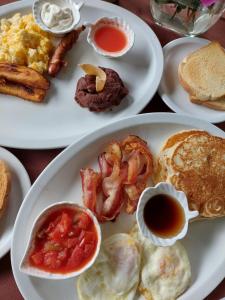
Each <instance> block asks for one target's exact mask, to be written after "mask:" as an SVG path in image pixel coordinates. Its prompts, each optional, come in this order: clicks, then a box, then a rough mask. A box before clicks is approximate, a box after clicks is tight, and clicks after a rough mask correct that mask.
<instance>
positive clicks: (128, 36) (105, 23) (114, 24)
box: [86, 17, 134, 58]
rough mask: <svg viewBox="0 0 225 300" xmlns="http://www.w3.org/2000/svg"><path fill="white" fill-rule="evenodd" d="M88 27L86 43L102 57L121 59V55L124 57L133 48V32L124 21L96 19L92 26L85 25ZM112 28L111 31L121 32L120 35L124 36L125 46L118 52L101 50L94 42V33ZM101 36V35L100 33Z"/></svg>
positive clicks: (114, 18) (118, 19)
mask: <svg viewBox="0 0 225 300" xmlns="http://www.w3.org/2000/svg"><path fill="white" fill-rule="evenodd" d="M86 25H87V26H88V27H89V32H88V36H87V41H88V43H89V44H90V45H91V46H92V47H93V48H94V50H95V51H96V52H97V53H98V54H100V55H103V56H106V57H112V58H116V57H121V56H123V55H125V54H126V53H127V52H128V51H129V50H130V49H131V48H132V46H133V44H134V31H133V30H132V29H131V27H130V26H129V25H128V24H127V23H126V22H125V20H123V19H121V18H118V17H113V18H106V17H104V18H101V19H98V20H97V21H96V22H95V23H94V24H89V23H87V24H86ZM104 27H105V28H110V27H111V28H112V29H116V30H118V31H119V32H122V34H124V37H125V45H124V47H122V49H120V50H115V51H109V50H105V49H103V48H101V47H100V46H99V45H98V44H97V42H96V40H95V35H96V33H97V32H98V31H99V30H101V29H103V28H104ZM102 35H103V33H102ZM108 36H109V37H108V38H110V36H112V35H110V34H109V35H108Z"/></svg>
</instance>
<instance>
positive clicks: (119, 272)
mask: <svg viewBox="0 0 225 300" xmlns="http://www.w3.org/2000/svg"><path fill="white" fill-rule="evenodd" d="M140 261H141V257H140V250H139V248H138V247H137V244H136V242H135V241H134V239H133V238H131V237H130V236H129V235H128V234H124V233H120V234H115V235H112V236H111V237H109V238H108V239H106V240H105V241H104V242H103V245H102V249H101V251H100V255H99V257H98V259H97V261H96V263H95V264H94V266H93V267H92V268H90V269H89V270H87V271H86V272H85V273H83V274H82V275H81V276H80V277H79V279H78V282H77V290H78V295H79V298H80V299H81V300H89V299H92V300H106V299H107V300H132V299H133V298H134V296H135V294H136V290H137V286H138V283H139V273H140Z"/></svg>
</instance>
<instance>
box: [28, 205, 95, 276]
mask: <svg viewBox="0 0 225 300" xmlns="http://www.w3.org/2000/svg"><path fill="white" fill-rule="evenodd" d="M97 242H98V235H97V230H96V227H95V224H94V222H93V220H92V219H91V217H90V216H89V215H88V214H87V213H85V212H84V211H82V210H79V209H74V208H60V209H59V210H57V211H54V212H52V213H51V214H50V215H49V216H48V217H47V219H46V220H45V222H44V223H43V225H42V226H41V227H40V229H39V230H38V232H37V234H36V237H35V240H34V249H33V251H32V252H31V253H30V255H29V262H30V264H31V265H32V266H34V267H36V268H39V269H42V270H44V271H47V272H51V273H61V274H65V273H69V272H74V271H78V270H80V269H82V268H83V267H84V266H85V265H86V264H87V263H88V262H89V261H90V260H91V259H92V257H93V256H94V254H95V251H96V247H97Z"/></svg>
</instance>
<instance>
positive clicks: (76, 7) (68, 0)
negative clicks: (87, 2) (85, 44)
mask: <svg viewBox="0 0 225 300" xmlns="http://www.w3.org/2000/svg"><path fill="white" fill-rule="evenodd" d="M47 2H49V3H50V4H56V5H58V6H59V7H62V8H67V7H68V8H70V9H71V11H72V14H73V23H72V24H71V25H70V26H69V27H67V28H64V29H62V30H54V29H51V28H48V27H47V26H46V25H45V24H44V23H43V21H42V18H41V9H42V6H43V5H44V4H45V3H47ZM83 4H84V2H79V3H77V4H76V3H75V2H74V1H73V0H54V1H52V0H49V1H48V0H34V2H33V8H32V12H33V16H34V20H35V22H36V23H37V24H38V26H39V27H41V29H42V30H44V31H46V32H50V33H52V34H53V35H54V36H63V35H64V34H66V33H68V32H70V31H72V30H73V29H74V28H75V26H76V25H77V24H78V23H79V22H80V8H81V7H82V6H83Z"/></svg>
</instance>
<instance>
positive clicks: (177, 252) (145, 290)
mask: <svg viewBox="0 0 225 300" xmlns="http://www.w3.org/2000/svg"><path fill="white" fill-rule="evenodd" d="M131 236H132V237H133V238H134V239H136V240H137V241H138V242H139V243H140V245H141V247H142V261H141V279H140V285H139V291H140V293H141V294H142V295H143V296H144V298H145V299H146V300H152V299H153V300H173V299H176V298H177V297H178V296H179V295H181V294H182V293H183V292H184V291H185V290H186V289H187V288H188V286H189V285H190V280H191V267H190V262H189V259H188V256H187V253H186V250H185V249H184V247H183V246H182V245H181V243H179V242H176V243H175V244H174V245H173V246H170V247H157V246H155V245H153V244H152V243H151V242H150V241H149V240H148V239H146V238H145V237H144V236H143V235H142V234H141V233H140V232H139V231H138V228H137V226H135V228H134V229H133V230H132V231H131Z"/></svg>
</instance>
